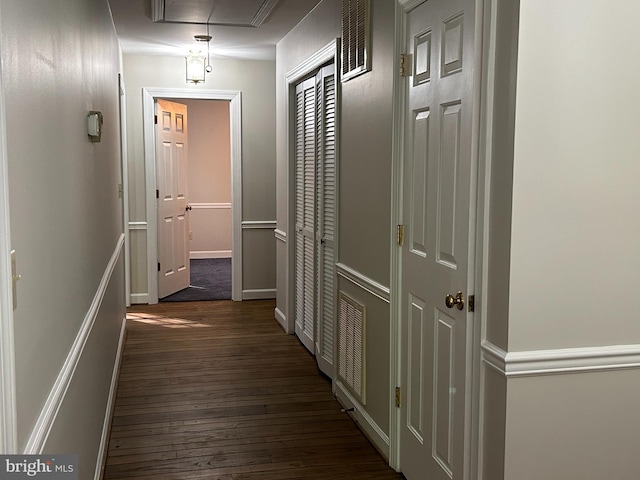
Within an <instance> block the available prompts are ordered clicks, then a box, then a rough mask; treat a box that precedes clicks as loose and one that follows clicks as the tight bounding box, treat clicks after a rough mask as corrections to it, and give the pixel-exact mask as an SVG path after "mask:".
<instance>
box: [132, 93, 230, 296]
mask: <svg viewBox="0 0 640 480" xmlns="http://www.w3.org/2000/svg"><path fill="white" fill-rule="evenodd" d="M157 98H173V99H180V98H183V99H196V100H198V99H199V100H228V101H229V102H230V105H229V121H230V124H231V125H230V126H231V204H232V206H231V243H232V248H233V253H232V256H231V265H232V267H231V268H232V277H233V283H232V285H231V297H232V299H233V300H235V301H240V300H242V99H241V92H240V91H237V90H189V89H181V88H143V89H142V104H143V106H142V108H143V125H144V133H143V136H144V163H145V172H146V182H145V190H146V192H145V198H146V203H147V225H148V227H147V278H148V280H147V283H148V287H147V288H148V290H147V291H148V292H149V297H148V302H149V303H150V304H152V303H158V272H157V265H158V222H157V218H156V156H155V139H154V130H155V128H154V115H155V111H154V105H155V100H156V99H157Z"/></svg>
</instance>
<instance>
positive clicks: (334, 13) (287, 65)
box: [276, 0, 342, 317]
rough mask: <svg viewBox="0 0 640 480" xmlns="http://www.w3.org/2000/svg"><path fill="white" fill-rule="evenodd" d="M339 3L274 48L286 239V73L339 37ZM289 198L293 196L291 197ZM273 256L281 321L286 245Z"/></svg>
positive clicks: (322, 8) (326, 4)
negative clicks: (274, 257) (274, 258)
mask: <svg viewBox="0 0 640 480" xmlns="http://www.w3.org/2000/svg"><path fill="white" fill-rule="evenodd" d="M341 5H342V4H341V2H340V1H338V0H324V1H322V2H320V3H319V4H318V5H317V6H316V8H315V9H314V10H313V11H312V12H311V13H310V14H309V15H308V16H307V17H305V18H304V19H303V20H302V21H301V22H300V23H299V24H298V25H297V26H296V27H295V28H294V29H293V30H291V31H290V32H289V33H288V34H287V35H286V36H285V37H284V38H283V39H282V40H281V41H280V42H279V43H278V45H277V46H276V118H277V122H276V124H277V128H276V152H277V165H276V167H277V178H276V180H277V202H276V204H277V221H278V229H279V230H281V231H283V232H285V233H286V234H287V235H290V234H293V232H289V231H288V228H289V226H288V221H289V204H288V202H289V194H290V192H289V159H288V158H287V148H288V146H287V138H288V137H287V125H288V123H287V122H288V118H289V112H287V110H286V97H287V95H288V93H289V92H288V90H287V85H286V81H285V77H286V75H287V73H288V72H290V71H291V70H293V69H294V68H296V67H297V66H298V65H300V64H302V63H303V62H304V61H305V60H307V59H308V58H309V57H311V56H312V55H314V54H315V53H316V52H318V51H319V50H321V49H322V48H323V47H325V46H326V45H328V44H329V43H330V42H332V41H334V40H335V39H336V38H338V37H339V36H340V35H341V31H340V30H341V23H340V22H341V13H340V12H341ZM291 194H293V193H291ZM276 255H277V278H278V291H277V297H276V302H277V309H278V310H279V312H280V313H281V315H283V316H284V317H287V314H288V302H289V283H288V277H289V261H288V256H287V244H286V243H285V242H282V241H278V242H277V245H276Z"/></svg>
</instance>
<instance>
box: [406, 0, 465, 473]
mask: <svg viewBox="0 0 640 480" xmlns="http://www.w3.org/2000/svg"><path fill="white" fill-rule="evenodd" d="M474 3H475V2H474V0H429V1H426V2H424V3H422V4H420V5H419V6H418V7H416V8H415V9H413V10H411V11H410V12H409V13H408V14H407V15H408V18H407V38H406V49H407V50H406V51H407V53H409V54H410V55H411V57H410V58H411V59H412V61H413V65H412V71H411V76H410V77H408V78H407V80H406V81H407V82H408V85H407V91H408V94H407V103H406V104H405V127H406V138H405V157H404V180H403V221H404V224H405V240H404V246H403V247H402V276H401V281H402V289H401V302H402V319H401V322H402V324H401V325H402V345H401V351H402V359H401V370H402V376H401V383H402V395H401V397H402V400H401V434H400V465H401V469H402V472H403V473H404V475H405V476H406V478H407V479H408V480H422V479H425V478H428V479H429V480H444V479H447V480H448V479H454V480H457V479H459V480H462V479H463V478H464V469H465V462H466V459H465V458H464V455H465V453H464V452H465V434H466V431H467V426H468V422H469V419H468V418H467V413H466V412H467V406H468V403H467V402H468V400H467V394H468V393H470V391H471V390H470V381H471V369H470V366H469V364H470V359H471V356H470V349H469V348H470V346H469V345H468V344H469V343H470V342H468V340H469V338H470V337H469V335H470V329H469V326H470V321H471V319H472V313H470V312H469V311H468V295H469V294H470V293H472V292H471V291H470V289H471V288H473V285H472V283H471V280H470V272H471V268H472V260H473V259H472V258H471V256H470V253H469V249H470V238H471V235H472V234H473V232H474V231H475V226H473V225H471V221H470V220H471V216H470V213H469V212H470V208H471V205H470V201H471V199H472V198H473V196H472V191H473V195H475V190H474V187H473V186H472V185H471V168H472V163H473V160H472V157H473V153H472V129H473V128H474V125H473V98H472V97H473V80H474V79H473V72H474V55H475V52H474V23H475V10H474ZM471 273H472V272H471ZM471 277H472V275H471ZM458 292H461V293H460V295H459V296H458ZM447 295H451V297H450V299H451V302H450V303H449V305H447V304H446V302H445V299H446V297H447ZM457 298H464V304H461V303H459V304H454V303H453V301H456V300H457ZM459 306H460V307H462V308H461V309H458V307H459Z"/></svg>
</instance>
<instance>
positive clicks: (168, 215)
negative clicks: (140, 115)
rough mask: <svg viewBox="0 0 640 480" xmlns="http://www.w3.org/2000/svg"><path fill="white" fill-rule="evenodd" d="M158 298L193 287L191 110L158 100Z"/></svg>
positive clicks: (177, 104) (184, 106)
mask: <svg viewBox="0 0 640 480" xmlns="http://www.w3.org/2000/svg"><path fill="white" fill-rule="evenodd" d="M158 119H159V122H158V128H157V142H156V145H157V147H156V162H157V172H158V178H157V186H158V228H159V229H160V231H159V232H158V262H159V263H160V268H159V272H158V297H159V298H163V297H166V296H167V295H171V294H172V293H175V292H177V291H179V290H182V289H184V288H187V287H188V286H189V275H190V268H189V251H188V239H187V237H188V234H189V218H188V216H187V210H186V207H187V161H188V155H187V152H188V148H187V107H186V105H182V104H179V103H175V102H168V101H166V100H158Z"/></svg>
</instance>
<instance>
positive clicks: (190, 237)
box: [189, 230, 193, 240]
mask: <svg viewBox="0 0 640 480" xmlns="http://www.w3.org/2000/svg"><path fill="white" fill-rule="evenodd" d="M189 240H193V232H192V231H191V230H189Z"/></svg>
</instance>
